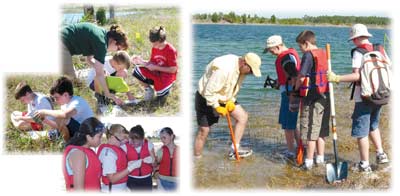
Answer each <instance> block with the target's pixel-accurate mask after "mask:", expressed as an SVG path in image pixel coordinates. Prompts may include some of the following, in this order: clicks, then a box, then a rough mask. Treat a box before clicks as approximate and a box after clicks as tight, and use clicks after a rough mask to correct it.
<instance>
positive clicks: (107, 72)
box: [86, 56, 116, 86]
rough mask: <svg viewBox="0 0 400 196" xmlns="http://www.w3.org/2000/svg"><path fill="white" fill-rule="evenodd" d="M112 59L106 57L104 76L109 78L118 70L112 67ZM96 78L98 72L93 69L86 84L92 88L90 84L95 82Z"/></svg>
mask: <svg viewBox="0 0 400 196" xmlns="http://www.w3.org/2000/svg"><path fill="white" fill-rule="evenodd" d="M111 59H112V56H106V58H105V60H104V67H103V69H104V71H105V73H104V75H105V76H109V75H110V74H112V73H114V72H115V71H116V70H115V69H114V68H113V67H112V66H111V62H110V60H111ZM95 77H96V70H95V69H94V68H93V67H92V68H90V70H89V73H88V77H87V80H86V83H87V85H88V86H90V84H91V83H92V82H93V80H94V78H95Z"/></svg>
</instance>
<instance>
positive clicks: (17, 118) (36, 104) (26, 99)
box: [11, 82, 57, 131]
mask: <svg viewBox="0 0 400 196" xmlns="http://www.w3.org/2000/svg"><path fill="white" fill-rule="evenodd" d="M14 97H15V99H16V100H19V101H21V103H22V104H25V105H27V111H26V112H20V111H13V112H12V113H11V122H12V124H13V125H14V127H15V128H17V129H20V130H24V131H27V130H35V131H39V130H42V129H43V125H47V126H49V127H50V128H52V129H56V128H57V124H56V122H55V121H54V120H55V119H54V118H53V117H51V116H47V117H45V118H44V119H43V120H42V119H36V118H33V114H34V113H35V112H36V111H37V110H42V109H46V110H52V109H53V105H52V103H51V101H50V99H49V98H48V97H46V96H45V95H44V94H42V93H39V92H33V91H32V89H31V87H30V86H29V85H28V84H26V82H20V83H18V85H17V87H16V88H15V94H14ZM36 121H37V122H36Z"/></svg>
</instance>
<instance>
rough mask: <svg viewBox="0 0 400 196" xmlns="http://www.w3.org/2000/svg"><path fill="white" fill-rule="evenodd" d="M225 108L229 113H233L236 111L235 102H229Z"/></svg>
mask: <svg viewBox="0 0 400 196" xmlns="http://www.w3.org/2000/svg"><path fill="white" fill-rule="evenodd" d="M225 108H226V110H228V112H232V111H233V110H235V103H233V101H228V102H226V105H225Z"/></svg>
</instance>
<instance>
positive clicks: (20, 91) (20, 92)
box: [14, 81, 33, 100]
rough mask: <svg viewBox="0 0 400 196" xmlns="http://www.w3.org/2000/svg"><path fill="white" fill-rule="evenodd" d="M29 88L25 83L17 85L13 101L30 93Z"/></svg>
mask: <svg viewBox="0 0 400 196" xmlns="http://www.w3.org/2000/svg"><path fill="white" fill-rule="evenodd" d="M32 92H33V91H32V89H31V87H30V86H29V85H28V84H26V82H25V81H22V82H20V83H18V85H17V87H16V88H15V94H14V96H15V99H16V100H18V99H19V98H21V97H23V96H25V95H26V93H32Z"/></svg>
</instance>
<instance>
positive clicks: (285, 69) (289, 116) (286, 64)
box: [264, 35, 300, 159]
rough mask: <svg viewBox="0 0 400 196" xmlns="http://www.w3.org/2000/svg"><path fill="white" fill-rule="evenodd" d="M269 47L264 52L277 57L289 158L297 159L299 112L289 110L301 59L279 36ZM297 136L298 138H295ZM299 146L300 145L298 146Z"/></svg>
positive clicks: (283, 122)
mask: <svg viewBox="0 0 400 196" xmlns="http://www.w3.org/2000/svg"><path fill="white" fill-rule="evenodd" d="M266 43H267V45H266V48H265V50H264V52H270V53H271V54H272V55H275V56H277V58H276V61H275V68H276V74H277V76H278V80H277V82H278V85H279V89H280V91H281V107H280V110H279V124H281V125H282V129H283V130H285V137H286V144H287V147H288V149H287V152H286V153H285V155H286V156H287V158H290V159H293V158H294V157H295V154H296V153H295V149H294V145H293V141H295V138H300V133H299V131H298V130H296V125H297V115H298V112H297V111H294V112H292V111H290V108H289V104H290V101H289V96H288V95H289V92H292V90H293V89H292V88H293V86H294V85H295V82H296V77H297V73H298V71H299V69H300V59H299V55H298V54H297V52H296V50H295V49H294V48H287V47H286V46H285V44H284V43H283V41H282V37H281V36H279V35H272V36H270V37H268V39H267V42H266ZM295 134H296V136H297V137H295ZM298 145H299V144H298Z"/></svg>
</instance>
